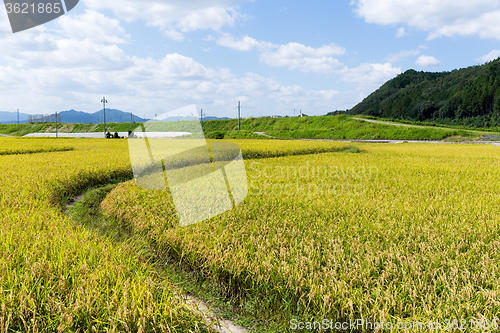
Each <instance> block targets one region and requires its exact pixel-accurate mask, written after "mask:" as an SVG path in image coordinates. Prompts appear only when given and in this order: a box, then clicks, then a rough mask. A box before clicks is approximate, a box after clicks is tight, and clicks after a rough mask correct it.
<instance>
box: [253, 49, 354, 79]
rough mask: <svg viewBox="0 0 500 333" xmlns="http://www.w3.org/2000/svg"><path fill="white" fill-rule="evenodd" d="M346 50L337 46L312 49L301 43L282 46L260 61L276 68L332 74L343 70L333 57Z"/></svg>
mask: <svg viewBox="0 0 500 333" xmlns="http://www.w3.org/2000/svg"><path fill="white" fill-rule="evenodd" d="M344 53H345V49H344V48H342V47H340V46H337V45H335V44H330V45H325V46H322V47H319V48H316V49H315V48H312V47H310V46H305V45H303V44H299V43H288V44H286V45H281V46H280V47H279V48H278V50H276V51H274V52H263V53H262V54H261V56H260V60H261V61H262V62H263V63H265V64H267V65H269V66H275V67H288V68H289V69H291V70H300V71H302V72H313V73H319V74H325V73H327V74H328V73H331V72H333V71H334V70H336V69H339V68H341V66H342V64H341V63H340V61H338V60H337V59H335V58H333V57H331V56H332V55H342V54H344Z"/></svg>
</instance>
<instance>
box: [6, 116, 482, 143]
mask: <svg viewBox="0 0 500 333" xmlns="http://www.w3.org/2000/svg"><path fill="white" fill-rule="evenodd" d="M237 124H238V123H237V120H236V119H231V120H210V121H205V122H203V130H204V132H205V136H206V137H207V138H225V139H265V137H264V136H262V135H258V134H255V133H254V132H265V133H267V134H269V135H272V136H275V137H278V138H293V139H302V138H309V139H337V140H342V139H380V140H442V139H446V138H450V137H460V138H462V139H463V140H472V139H475V138H479V137H480V136H481V135H482V133H480V132H475V131H470V130H466V129H457V128H440V127H436V128H430V127H428V128H410V127H400V126H391V125H383V124H374V123H367V122H363V121H360V120H356V119H352V117H348V116H343V115H341V116H321V117H302V118H300V117H294V118H247V119H242V120H241V131H239V132H238V131H237V130H236V129H237V126H238V125H237ZM139 125H140V124H135V126H139ZM176 127H177V126H176ZM108 130H109V132H111V133H113V132H115V131H116V132H127V131H129V130H130V124H126V123H125V124H119V123H109V124H108ZM54 131H55V127H54V124H36V125H35V124H20V125H0V133H2V134H9V135H17V136H21V135H25V134H29V133H36V132H54ZM60 131H61V132H73V133H76V132H101V131H103V125H102V124H100V125H92V124H64V125H63V127H61V129H60Z"/></svg>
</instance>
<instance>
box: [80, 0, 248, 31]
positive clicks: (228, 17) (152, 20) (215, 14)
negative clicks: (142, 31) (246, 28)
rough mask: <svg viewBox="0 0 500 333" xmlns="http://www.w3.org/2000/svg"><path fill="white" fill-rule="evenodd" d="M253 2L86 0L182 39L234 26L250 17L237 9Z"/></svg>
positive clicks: (129, 19) (99, 7)
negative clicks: (196, 31) (191, 34)
mask: <svg viewBox="0 0 500 333" xmlns="http://www.w3.org/2000/svg"><path fill="white" fill-rule="evenodd" d="M245 1H251V0H192V1H181V0H142V1H135V0H85V3H86V5H87V6H88V7H89V8H91V9H95V10H100V9H110V10H112V11H113V12H114V13H115V15H116V16H117V17H118V18H119V19H122V20H125V21H127V22H132V21H136V20H142V21H145V22H147V23H148V24H149V25H152V26H155V27H159V28H161V29H162V30H164V31H165V32H166V36H168V37H170V38H173V39H174V40H182V38H183V37H184V36H183V35H182V33H186V32H190V31H195V30H204V29H213V30H216V31H218V30H220V29H221V28H222V27H224V26H234V24H235V23H236V22H237V21H238V20H243V19H246V18H247V16H246V15H244V14H241V13H239V12H238V11H237V6H238V5H239V4H240V3H242V2H245Z"/></svg>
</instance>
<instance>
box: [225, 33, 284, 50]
mask: <svg viewBox="0 0 500 333" xmlns="http://www.w3.org/2000/svg"><path fill="white" fill-rule="evenodd" d="M216 43H217V44H218V45H220V46H225V47H228V48H230V49H233V50H237V51H251V50H259V51H264V50H267V49H270V48H273V47H276V46H275V45H273V44H272V43H269V42H259V41H257V40H256V39H254V38H252V37H248V36H245V37H243V38H242V39H240V40H236V39H235V38H234V36H232V35H231V34H228V33H224V34H222V35H221V36H220V37H219V38H217V41H216Z"/></svg>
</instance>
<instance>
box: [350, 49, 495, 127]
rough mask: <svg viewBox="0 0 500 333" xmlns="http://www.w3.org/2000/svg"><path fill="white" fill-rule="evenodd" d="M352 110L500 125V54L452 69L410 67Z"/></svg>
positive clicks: (472, 123) (388, 115) (493, 125)
mask: <svg viewBox="0 0 500 333" xmlns="http://www.w3.org/2000/svg"><path fill="white" fill-rule="evenodd" d="M349 114H351V115H353V114H354V115H355V114H363V115H369V116H375V117H382V118H393V119H406V120H414V121H432V122H437V123H442V124H450V125H466V126H475V127H497V126H499V125H500V58H498V59H496V60H494V61H492V62H489V63H486V64H484V65H482V66H472V67H468V68H464V69H459V70H453V71H451V72H441V73H430V72H417V71H415V70H413V69H409V70H407V71H406V72H404V73H402V74H400V75H398V76H397V77H395V78H394V79H392V80H390V81H388V82H386V83H385V84H384V85H382V86H381V87H380V88H379V89H377V90H376V91H375V92H373V93H372V94H371V95H369V96H368V97H366V98H365V99H364V100H363V101H362V102H361V103H359V104H358V105H356V106H355V107H354V108H353V109H352V110H350V111H349Z"/></svg>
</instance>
